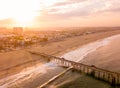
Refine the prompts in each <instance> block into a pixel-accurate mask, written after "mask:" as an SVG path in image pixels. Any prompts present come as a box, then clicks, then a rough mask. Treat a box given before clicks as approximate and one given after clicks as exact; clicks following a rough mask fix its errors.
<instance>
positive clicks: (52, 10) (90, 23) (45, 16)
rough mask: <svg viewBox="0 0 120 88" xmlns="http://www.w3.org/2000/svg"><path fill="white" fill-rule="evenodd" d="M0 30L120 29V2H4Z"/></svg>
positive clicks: (78, 0)
mask: <svg viewBox="0 0 120 88" xmlns="http://www.w3.org/2000/svg"><path fill="white" fill-rule="evenodd" d="M0 26H1V27H13V26H23V27H94V26H95V27H99V26H107V27H109V26H110V27H111V26H112V27H113V26H120V0H0Z"/></svg>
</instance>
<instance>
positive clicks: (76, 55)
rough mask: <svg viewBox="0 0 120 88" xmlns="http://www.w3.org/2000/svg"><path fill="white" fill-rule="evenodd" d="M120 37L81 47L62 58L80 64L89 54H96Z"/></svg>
mask: <svg viewBox="0 0 120 88" xmlns="http://www.w3.org/2000/svg"><path fill="white" fill-rule="evenodd" d="M118 37H120V35H115V36H111V37H108V38H105V39H102V40H98V41H96V42H93V43H89V44H87V45H84V46H82V47H80V48H79V49H76V50H74V51H71V52H68V53H66V54H64V55H63V56H61V57H63V58H65V59H67V60H71V61H75V62H80V61H81V60H82V59H83V58H84V57H85V56H87V55H88V54H89V53H91V52H94V51H95V50H96V49H98V48H100V47H102V46H105V45H107V44H109V42H111V41H112V40H113V39H115V38H118Z"/></svg>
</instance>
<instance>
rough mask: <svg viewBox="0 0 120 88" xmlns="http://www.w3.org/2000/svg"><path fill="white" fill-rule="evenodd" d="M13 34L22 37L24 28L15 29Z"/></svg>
mask: <svg viewBox="0 0 120 88" xmlns="http://www.w3.org/2000/svg"><path fill="white" fill-rule="evenodd" d="M13 33H14V34H16V35H22V34H23V27H14V28H13Z"/></svg>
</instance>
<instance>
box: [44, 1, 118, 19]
mask: <svg viewBox="0 0 120 88" xmlns="http://www.w3.org/2000/svg"><path fill="white" fill-rule="evenodd" d="M103 2H104V3H103ZM119 11H120V0H66V1H64V2H59V1H58V2H57V3H54V4H53V5H52V6H50V7H49V8H46V13H45V14H43V15H45V16H46V18H49V17H51V18H50V19H54V18H55V19H68V18H71V17H84V16H89V15H92V14H101V13H102V12H119Z"/></svg>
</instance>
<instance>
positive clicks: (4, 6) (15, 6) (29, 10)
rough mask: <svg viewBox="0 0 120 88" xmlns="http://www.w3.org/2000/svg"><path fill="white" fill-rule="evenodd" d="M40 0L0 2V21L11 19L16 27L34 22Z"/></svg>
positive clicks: (4, 0) (6, 0)
mask: <svg viewBox="0 0 120 88" xmlns="http://www.w3.org/2000/svg"><path fill="white" fill-rule="evenodd" d="M39 1H40V0H0V12H1V14H0V19H5V18H12V19H13V20H14V21H15V22H16V24H18V25H21V26H22V25H24V26H25V25H26V24H29V23H30V22H32V21H33V20H34V18H35V17H36V15H37V14H38V13H37V11H38V10H39V8H40V6H39Z"/></svg>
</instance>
